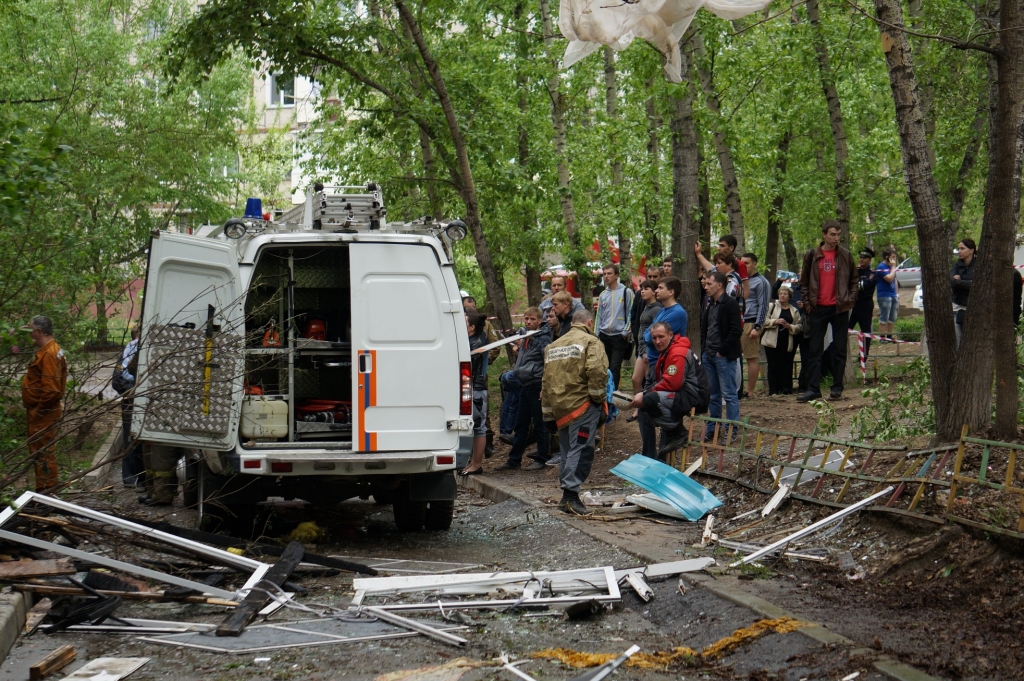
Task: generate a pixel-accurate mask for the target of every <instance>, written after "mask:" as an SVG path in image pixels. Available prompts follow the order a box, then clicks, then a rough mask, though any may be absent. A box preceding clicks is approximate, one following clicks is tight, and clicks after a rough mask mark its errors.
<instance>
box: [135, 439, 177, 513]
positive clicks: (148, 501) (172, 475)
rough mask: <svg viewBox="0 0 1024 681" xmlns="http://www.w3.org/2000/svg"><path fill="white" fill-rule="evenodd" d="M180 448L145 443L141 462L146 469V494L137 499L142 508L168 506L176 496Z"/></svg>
mask: <svg viewBox="0 0 1024 681" xmlns="http://www.w3.org/2000/svg"><path fill="white" fill-rule="evenodd" d="M184 451H185V450H183V449H182V448H181V447H172V446H170V445H155V444H150V443H146V444H145V445H143V449H142V462H143V465H145V467H146V493H145V494H144V495H143V496H141V497H139V503H140V504H142V505H143V506H170V505H172V504H173V503H174V497H176V496H177V495H178V459H180V458H181V456H182V454H184Z"/></svg>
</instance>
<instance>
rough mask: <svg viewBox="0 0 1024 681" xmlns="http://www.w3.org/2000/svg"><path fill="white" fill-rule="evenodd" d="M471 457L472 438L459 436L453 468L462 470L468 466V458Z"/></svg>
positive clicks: (470, 436)
mask: <svg viewBox="0 0 1024 681" xmlns="http://www.w3.org/2000/svg"><path fill="white" fill-rule="evenodd" d="M472 455H473V436H472V435H462V436H459V448H458V450H457V451H456V452H455V467H456V468H458V469H459V470H462V469H463V468H465V467H466V466H468V465H469V458H470V457H471V456H472Z"/></svg>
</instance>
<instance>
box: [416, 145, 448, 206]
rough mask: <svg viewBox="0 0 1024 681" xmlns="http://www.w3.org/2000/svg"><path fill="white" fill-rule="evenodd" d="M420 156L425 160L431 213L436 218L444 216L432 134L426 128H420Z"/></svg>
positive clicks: (428, 202) (424, 173)
mask: <svg viewBox="0 0 1024 681" xmlns="http://www.w3.org/2000/svg"><path fill="white" fill-rule="evenodd" d="M419 133H420V158H421V160H422V161H423V176H424V177H425V178H426V180H427V182H426V185H427V204H428V205H429V206H430V214H431V215H432V216H433V217H434V219H435V220H440V219H441V218H443V217H444V214H443V213H442V211H441V202H440V201H439V200H438V197H437V175H436V174H435V170H434V153H433V152H432V151H431V149H430V135H428V134H427V131H426V130H420V131H419Z"/></svg>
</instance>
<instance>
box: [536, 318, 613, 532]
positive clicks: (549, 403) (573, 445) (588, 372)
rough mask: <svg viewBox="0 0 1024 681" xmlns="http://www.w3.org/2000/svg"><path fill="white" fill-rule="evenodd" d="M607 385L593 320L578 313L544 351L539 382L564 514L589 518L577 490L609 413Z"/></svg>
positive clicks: (602, 356) (601, 347)
mask: <svg viewBox="0 0 1024 681" xmlns="http://www.w3.org/2000/svg"><path fill="white" fill-rule="evenodd" d="M607 385H608V357H607V356H606V355H605V352H604V345H603V344H602V343H601V341H600V340H598V338H597V336H595V335H594V315H593V314H591V313H590V312H589V311H587V310H580V311H579V312H576V313H575V314H573V316H572V328H571V329H569V330H568V331H567V332H566V333H565V334H564V335H563V336H561V337H560V338H559V339H558V340H556V341H554V342H553V343H551V344H550V345H548V347H547V349H546V350H545V351H544V378H543V379H542V381H541V411H542V413H543V414H544V420H545V422H547V423H548V426H549V430H554V428H557V429H558V448H559V456H560V457H561V466H562V469H561V475H560V476H559V479H560V482H561V485H562V500H561V501H560V502H559V504H558V507H559V508H561V509H562V510H563V511H566V512H567V513H576V514H579V515H586V513H587V508H586V506H584V505H583V502H582V501H580V485H582V484H583V483H584V481H586V479H587V477H588V476H589V475H590V469H591V467H592V466H593V465H594V445H595V440H596V439H597V429H598V428H599V427H600V425H601V424H602V423H604V421H605V418H606V416H607V414H608V405H607V404H605V398H606V395H607ZM552 421H553V422H554V423H553V424H552V423H551V422H552Z"/></svg>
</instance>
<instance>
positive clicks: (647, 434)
mask: <svg viewBox="0 0 1024 681" xmlns="http://www.w3.org/2000/svg"><path fill="white" fill-rule="evenodd" d="M651 340H652V342H653V343H654V347H655V348H656V349H657V350H658V362H657V364H656V365H655V383H654V385H653V386H651V388H650V390H647V391H642V392H638V393H636V395H634V396H633V406H634V407H636V408H637V409H639V410H640V414H639V422H640V423H639V425H640V431H641V434H642V437H643V443H644V445H643V451H642V454H643V455H644V456H648V457H650V458H652V459H664V457H665V456H666V455H667V454H668V453H669V452H671V451H673V450H676V449H679V448H680V447H682V446H683V445H685V444H686V430H685V428H683V424H682V419H683V416H685V415H686V414H688V413H690V410H691V409H694V410H696V411H697V412H704V411H706V410H707V407H708V400H709V397H710V395H709V392H710V391H709V390H708V389H707V379H706V378H705V379H704V380H703V384H704V390H703V391H702V390H701V387H700V385H701V380H700V379H701V377H702V376H703V370H702V369H701V368H700V365H699V364H698V363H697V358H696V356H694V354H693V351H692V350H691V349H690V339H689V338H687V337H686V336H682V335H675V334H674V333H673V331H672V327H671V326H669V325H668V324H666V323H665V322H655V323H654V324H653V325H651ZM657 427H660V428H661V429H662V430H661V447H659V448H658V450H657V451H653V450H654V442H655V432H654V429H655V428H657Z"/></svg>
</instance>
